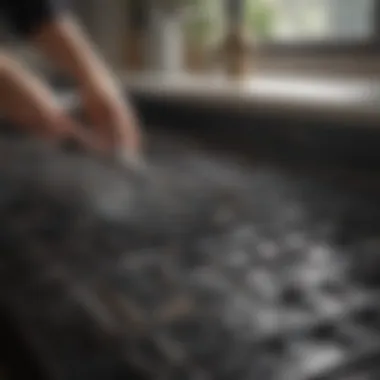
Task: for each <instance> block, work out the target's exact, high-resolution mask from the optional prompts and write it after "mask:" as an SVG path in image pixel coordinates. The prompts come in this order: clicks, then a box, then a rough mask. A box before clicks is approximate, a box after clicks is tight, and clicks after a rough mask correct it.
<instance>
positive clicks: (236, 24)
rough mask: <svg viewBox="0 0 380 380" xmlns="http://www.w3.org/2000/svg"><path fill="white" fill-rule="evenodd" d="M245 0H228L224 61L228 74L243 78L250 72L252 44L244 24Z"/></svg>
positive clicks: (232, 76)
mask: <svg viewBox="0 0 380 380" xmlns="http://www.w3.org/2000/svg"><path fill="white" fill-rule="evenodd" d="M243 10H244V1H243V0H227V9H226V12H227V15H228V16H227V17H228V22H227V31H226V35H225V38H224V44H223V45H224V46H223V47H224V49H223V50H224V62H225V71H226V74H227V76H229V77H231V78H242V77H245V76H246V75H247V74H248V73H249V69H250V55H251V46H250V43H249V38H248V34H247V31H246V28H245V26H244V15H243Z"/></svg>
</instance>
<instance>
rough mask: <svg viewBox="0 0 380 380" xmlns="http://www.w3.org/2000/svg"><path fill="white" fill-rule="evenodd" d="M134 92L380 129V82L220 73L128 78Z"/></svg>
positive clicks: (305, 76) (146, 75)
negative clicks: (231, 76) (240, 76)
mask: <svg viewBox="0 0 380 380" xmlns="http://www.w3.org/2000/svg"><path fill="white" fill-rule="evenodd" d="M122 78H123V82H124V83H125V84H126V87H127V89H128V90H129V91H131V92H132V93H133V94H136V95H140V96H150V97H158V98H161V99H166V100H170V101H171V102H173V103H175V102H178V101H180V102H190V103H191V104H193V105H198V106H199V107H214V108H215V107H216V108H223V109H230V110H231V111H239V112H255V113H257V112H280V113H282V114H285V113H286V114H291V115H294V114H298V115H308V116H309V117H316V118H318V117H321V118H329V119H335V120H336V121H337V122H338V121H342V122H344V121H350V122H352V121H353V120H356V119H357V121H358V122H360V123H362V124H363V125H364V124H365V125H368V126H376V127H378V126H379V125H380V107H379V105H380V81H373V80H369V79H358V78H356V79H353V78H351V79H345V80H343V79H341V80H339V79H336V78H335V79H332V78H329V77H324V78H322V77H320V78H318V79H317V78H315V77H312V76H307V75H304V76H301V75H298V76H295V75H290V74H274V73H272V74H269V73H267V74H264V73H263V74H257V75H252V76H250V77H249V78H248V79H246V80H242V81H232V80H228V79H226V78H223V77H222V76H218V75H197V76H196V75H185V74H183V75H177V76H176V75H169V76H168V75H164V74H154V73H146V74H138V75H133V74H130V75H128V74H125V73H124V74H123V75H122Z"/></svg>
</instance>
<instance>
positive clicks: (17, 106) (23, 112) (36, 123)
mask: <svg viewBox="0 0 380 380" xmlns="http://www.w3.org/2000/svg"><path fill="white" fill-rule="evenodd" d="M0 109H1V112H2V114H3V115H4V116H5V117H6V118H7V119H8V120H9V121H11V122H12V123H13V124H15V126H19V127H20V128H21V129H23V130H24V131H25V132H27V133H30V134H32V135H35V136H38V137H39V138H42V139H45V140H49V141H51V142H57V143H59V142H60V141H62V140H65V139H70V140H75V141H77V142H78V143H79V144H80V145H82V146H83V147H84V148H87V149H91V150H94V149H95V150H99V149H100V148H101V147H100V146H99V144H98V143H97V142H96V140H95V139H94V138H93V137H92V136H91V135H90V134H89V133H87V132H86V131H85V129H84V128H82V127H81V125H80V124H79V123H77V122H76V121H75V120H74V119H73V118H71V117H70V115H68V114H67V113H66V110H65V109H63V107H62V106H61V105H60V104H59V102H58V101H57V99H56V98H55V96H54V94H53V92H52V91H51V90H50V89H49V88H48V86H46V85H45V84H44V83H43V82H42V81H40V80H39V79H38V78H37V77H36V76H35V75H33V74H32V73H30V72H29V71H28V70H26V69H25V68H24V67H23V66H22V65H20V64H19V63H18V62H17V61H15V60H14V59H12V58H11V57H9V56H5V55H3V54H0Z"/></svg>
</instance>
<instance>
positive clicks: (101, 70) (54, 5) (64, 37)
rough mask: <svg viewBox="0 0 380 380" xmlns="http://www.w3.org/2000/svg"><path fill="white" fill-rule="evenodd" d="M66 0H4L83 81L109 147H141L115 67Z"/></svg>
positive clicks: (21, 27)
mask: <svg viewBox="0 0 380 380" xmlns="http://www.w3.org/2000/svg"><path fill="white" fill-rule="evenodd" d="M65 3H66V2H65V0H0V7H1V6H2V7H3V9H5V11H6V15H7V16H8V19H10V20H11V21H12V24H13V25H14V26H15V29H16V30H17V31H18V32H19V33H20V34H22V35H23V36H25V37H26V38H28V39H29V40H30V41H33V42H34V43H35V45H36V46H38V47H39V48H40V50H42V51H43V52H44V53H45V55H46V56H48V57H49V58H50V59H51V60H52V61H53V62H55V64H56V65H57V66H58V67H60V68H61V69H62V70H63V71H64V72H66V73H67V74H69V75H70V76H71V77H72V78H74V79H75V80H76V82H77V83H78V84H79V87H80V92H81V94H82V100H83V105H84V108H85V110H86V111H87V116H89V119H90V120H89V121H90V122H91V124H92V125H93V127H94V129H95V130H96V131H97V133H98V134H99V136H100V137H101V139H102V141H103V142H104V143H105V145H106V146H109V147H118V146H121V147H128V148H129V149H130V150H131V151H137V150H138V148H139V146H140V133H139V128H138V127H137V124H138V123H137V120H136V117H135V115H134V112H133V110H132V108H131V107H128V105H127V104H125V99H123V96H122V94H121V92H120V91H119V89H118V85H117V81H116V80H115V79H114V78H113V77H112V74H111V71H110V70H109V69H108V68H107V66H106V64H105V63H104V62H103V60H102V59H101V57H100V55H99V54H97V52H96V49H95V47H94V46H92V44H91V43H90V40H89V38H87V36H86V35H85V33H84V32H83V31H82V30H81V28H80V27H79V25H78V23H77V22H75V20H74V18H73V17H72V16H71V14H70V12H69V11H68V9H67V8H66V7H67V5H66V4H65Z"/></svg>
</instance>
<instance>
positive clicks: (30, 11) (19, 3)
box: [0, 0, 80, 37]
mask: <svg viewBox="0 0 380 380" xmlns="http://www.w3.org/2000/svg"><path fill="white" fill-rule="evenodd" d="M79 1H80V0H79ZM66 8H67V1H66V0H0V10H1V13H2V14H3V15H4V16H5V19H6V20H7V21H8V22H9V24H10V26H11V27H12V28H13V29H14V31H15V32H16V33H17V34H19V35H21V36H22V37H28V36H30V35H31V34H33V33H34V32H36V31H37V30H38V28H39V27H40V26H41V25H43V24H44V23H47V22H49V21H52V20H54V19H55V18H56V17H57V16H58V15H59V14H60V13H61V12H63V11H64V10H65V9H66Z"/></svg>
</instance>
